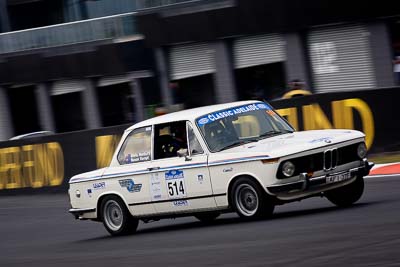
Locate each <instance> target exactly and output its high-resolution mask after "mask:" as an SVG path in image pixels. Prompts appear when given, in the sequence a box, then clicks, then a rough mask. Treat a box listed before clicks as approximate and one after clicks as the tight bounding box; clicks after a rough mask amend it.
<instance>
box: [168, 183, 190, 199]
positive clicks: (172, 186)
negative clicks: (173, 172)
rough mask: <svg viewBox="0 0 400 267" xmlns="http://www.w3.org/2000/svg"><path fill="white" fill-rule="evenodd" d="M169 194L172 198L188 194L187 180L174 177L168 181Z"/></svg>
mask: <svg viewBox="0 0 400 267" xmlns="http://www.w3.org/2000/svg"><path fill="white" fill-rule="evenodd" d="M167 187H168V195H169V197H170V198H179V197H184V196H186V188H185V180H184V179H174V180H172V181H168V182H167Z"/></svg>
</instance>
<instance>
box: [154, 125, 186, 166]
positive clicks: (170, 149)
mask: <svg viewBox="0 0 400 267" xmlns="http://www.w3.org/2000/svg"><path fill="white" fill-rule="evenodd" d="M182 148H184V149H187V138H186V121H178V122H171V123H165V124H159V125H156V126H155V128H154V159H164V158H171V157H177V156H178V154H177V152H178V150H179V149H182Z"/></svg>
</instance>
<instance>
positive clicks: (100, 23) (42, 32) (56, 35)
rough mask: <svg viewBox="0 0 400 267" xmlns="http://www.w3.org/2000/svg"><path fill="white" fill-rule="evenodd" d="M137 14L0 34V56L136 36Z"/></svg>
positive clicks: (132, 13)
mask: <svg viewBox="0 0 400 267" xmlns="http://www.w3.org/2000/svg"><path fill="white" fill-rule="evenodd" d="M135 14H136V12H131V13H125V14H120V15H114V16H108V17H102V18H95V19H88V20H82V21H75V22H69V23H63V24H57V25H51V26H46V27H40V28H33V29H26V30H21V31H13V32H6V33H1V34H0V54H5V53H12V52H18V51H24V50H31V49H38V48H46V47H56V46H62V45H69V44H76V43H84V42H91V41H98V40H106V39H113V38H121V37H127V36H130V35H135V34H138V32H137V29H136V21H135Z"/></svg>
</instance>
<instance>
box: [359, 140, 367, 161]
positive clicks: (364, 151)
mask: <svg viewBox="0 0 400 267" xmlns="http://www.w3.org/2000/svg"><path fill="white" fill-rule="evenodd" d="M357 155H358V157H359V158H360V159H363V158H365V157H366V156H367V146H366V145H365V143H361V144H359V145H358V147H357Z"/></svg>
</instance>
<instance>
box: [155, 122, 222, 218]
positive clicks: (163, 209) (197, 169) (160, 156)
mask: <svg viewBox="0 0 400 267" xmlns="http://www.w3.org/2000/svg"><path fill="white" fill-rule="evenodd" d="M174 127H178V128H179V127H181V128H183V129H184V132H185V134H184V136H185V140H184V144H181V146H182V147H181V148H180V149H186V150H187V154H186V155H185V156H181V157H179V156H178V155H177V154H176V153H172V154H170V153H167V154H165V153H159V152H155V153H154V154H155V158H154V161H153V165H152V169H153V170H152V173H151V176H152V178H151V179H152V180H153V181H154V183H155V184H156V185H157V186H156V188H155V190H154V191H155V192H156V193H155V194H154V195H153V203H154V207H155V209H156V211H157V212H159V213H180V212H187V211H192V210H193V211H194V210H196V211H198V210H203V209H210V208H215V207H216V203H215V200H214V197H213V194H212V186H211V181H210V175H209V171H208V168H207V154H206V153H205V152H204V150H203V148H202V147H201V144H200V142H199V141H198V139H197V135H196V133H195V131H194V130H193V127H192V126H191V124H190V123H189V122H186V121H181V122H174V123H171V124H163V125H157V126H155V130H154V144H155V145H154V148H155V151H157V150H158V151H160V148H161V147H163V145H166V144H162V143H159V142H158V140H160V139H166V138H163V136H164V135H172V137H176V136H175V133H174V130H173V128H174ZM182 151H185V150H180V152H182ZM174 152H175V151H174Z"/></svg>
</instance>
